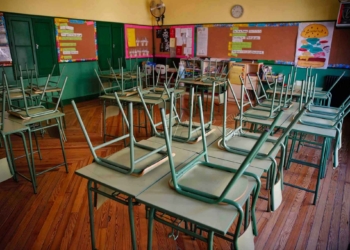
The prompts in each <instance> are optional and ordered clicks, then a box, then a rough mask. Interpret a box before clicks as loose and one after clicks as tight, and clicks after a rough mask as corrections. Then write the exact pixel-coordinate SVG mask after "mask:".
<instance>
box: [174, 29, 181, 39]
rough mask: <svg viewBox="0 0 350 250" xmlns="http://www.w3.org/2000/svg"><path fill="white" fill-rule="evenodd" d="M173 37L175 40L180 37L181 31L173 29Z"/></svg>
mask: <svg viewBox="0 0 350 250" xmlns="http://www.w3.org/2000/svg"><path fill="white" fill-rule="evenodd" d="M175 37H176V38H178V37H181V29H179V28H177V29H175Z"/></svg>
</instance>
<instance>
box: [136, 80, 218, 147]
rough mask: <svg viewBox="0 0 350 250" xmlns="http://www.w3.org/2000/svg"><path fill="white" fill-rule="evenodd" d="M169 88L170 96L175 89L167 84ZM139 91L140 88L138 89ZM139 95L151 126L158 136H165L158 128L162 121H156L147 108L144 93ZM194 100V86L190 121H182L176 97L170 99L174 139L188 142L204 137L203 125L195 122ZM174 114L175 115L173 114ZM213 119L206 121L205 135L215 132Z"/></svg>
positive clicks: (170, 116) (191, 94)
mask: <svg viewBox="0 0 350 250" xmlns="http://www.w3.org/2000/svg"><path fill="white" fill-rule="evenodd" d="M164 87H165V88H166V90H167V93H168V96H170V95H171V94H172V92H173V91H174V89H168V88H167V87H166V85H165V86H164ZM138 91H139V89H138ZM139 96H140V98H141V102H142V103H143V106H144V109H145V111H146V114H147V116H148V118H149V120H150V123H151V126H152V128H153V130H154V132H155V135H156V136H158V137H162V138H164V133H163V132H159V131H158V130H157V127H158V126H160V125H162V123H161V122H159V123H154V121H153V118H152V116H151V114H150V112H149V110H148V108H147V104H146V102H145V99H144V94H143V93H141V92H140V91H139ZM168 98H169V97H168ZM193 100H194V88H193V87H192V88H191V89H190V102H191V108H190V118H189V121H188V122H182V121H181V119H180V116H179V115H178V113H177V111H176V107H175V105H174V99H170V111H172V112H170V115H169V119H170V120H171V122H172V124H173V125H174V126H175V129H174V134H173V135H172V136H173V140H175V141H179V142H188V143H196V142H198V141H200V140H201V139H202V135H201V134H200V129H201V127H200V126H199V125H198V124H196V123H194V122H193ZM163 101H164V106H165V105H166V100H165V99H163ZM172 114H174V117H173V116H172ZM211 125H212V120H209V121H208V122H207V123H205V135H206V136H207V135H209V134H210V133H212V132H214V129H212V128H211Z"/></svg>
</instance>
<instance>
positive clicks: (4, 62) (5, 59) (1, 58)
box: [0, 13, 12, 66]
mask: <svg viewBox="0 0 350 250" xmlns="http://www.w3.org/2000/svg"><path fill="white" fill-rule="evenodd" d="M11 65H12V57H11V53H10V47H9V43H8V39H7V33H6V26H5V18H4V16H3V14H2V13H0V66H11Z"/></svg>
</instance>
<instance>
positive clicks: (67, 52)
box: [55, 18, 97, 62]
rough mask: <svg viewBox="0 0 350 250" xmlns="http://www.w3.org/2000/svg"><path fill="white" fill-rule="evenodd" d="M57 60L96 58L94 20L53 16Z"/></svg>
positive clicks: (79, 60)
mask: <svg viewBox="0 0 350 250" xmlns="http://www.w3.org/2000/svg"><path fill="white" fill-rule="evenodd" d="M55 27H56V45H57V53H58V61H59V62H81V61H96V60H97V39H96V22H94V21H85V20H76V19H67V18H55Z"/></svg>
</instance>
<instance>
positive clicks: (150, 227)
mask: <svg viewBox="0 0 350 250" xmlns="http://www.w3.org/2000/svg"><path fill="white" fill-rule="evenodd" d="M154 213H155V211H154V208H153V207H151V208H150V210H149V214H148V241H147V250H152V239H153V237H152V236H153V219H154Z"/></svg>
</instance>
